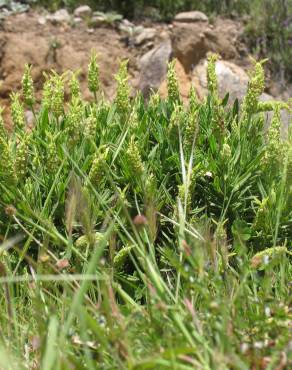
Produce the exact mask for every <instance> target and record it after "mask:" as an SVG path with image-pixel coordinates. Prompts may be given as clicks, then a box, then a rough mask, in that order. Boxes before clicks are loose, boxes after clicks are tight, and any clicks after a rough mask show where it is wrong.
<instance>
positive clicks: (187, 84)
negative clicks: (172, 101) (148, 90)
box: [158, 60, 191, 102]
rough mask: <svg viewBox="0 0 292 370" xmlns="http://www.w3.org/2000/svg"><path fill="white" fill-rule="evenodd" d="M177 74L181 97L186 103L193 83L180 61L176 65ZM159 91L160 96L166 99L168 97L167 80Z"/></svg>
mask: <svg viewBox="0 0 292 370" xmlns="http://www.w3.org/2000/svg"><path fill="white" fill-rule="evenodd" d="M175 72H176V75H177V79H178V81H179V92H180V96H181V98H182V100H183V101H184V102H187V100H188V96H189V92H190V88H191V81H190V78H189V77H188V75H187V74H186V72H185V70H184V67H183V66H182V64H181V63H180V62H179V61H178V60H176V63H175ZM158 91H159V94H160V96H161V97H162V98H164V99H165V98H166V97H167V81H166V79H165V80H164V81H163V82H162V84H161V85H160V87H159V90H158Z"/></svg>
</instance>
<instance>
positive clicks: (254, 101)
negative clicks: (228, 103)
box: [243, 60, 266, 115]
mask: <svg viewBox="0 0 292 370" xmlns="http://www.w3.org/2000/svg"><path fill="white" fill-rule="evenodd" d="M265 61H266V60H263V61H261V62H255V61H254V70H253V71H252V72H251V75H250V80H249V83H248V87H247V93H246V96H245V98H244V100H243V113H244V115H245V114H253V113H256V111H257V108H258V98H259V96H260V95H261V94H262V93H263V91H264V87H265V71H264V68H263V64H264V63H265Z"/></svg>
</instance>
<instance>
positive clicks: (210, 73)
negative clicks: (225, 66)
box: [207, 54, 218, 98]
mask: <svg viewBox="0 0 292 370" xmlns="http://www.w3.org/2000/svg"><path fill="white" fill-rule="evenodd" d="M217 60H218V55H217V54H211V55H209V57H208V65H207V81H208V91H209V93H210V94H211V95H213V96H214V97H215V98H217V97H218V81H217V75H216V62H217Z"/></svg>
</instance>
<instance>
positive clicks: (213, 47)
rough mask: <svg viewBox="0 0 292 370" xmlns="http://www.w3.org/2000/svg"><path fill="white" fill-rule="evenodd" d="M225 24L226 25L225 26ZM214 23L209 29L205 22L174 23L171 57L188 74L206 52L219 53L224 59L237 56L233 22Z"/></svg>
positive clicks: (236, 34)
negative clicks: (175, 59) (179, 63)
mask: <svg viewBox="0 0 292 370" xmlns="http://www.w3.org/2000/svg"><path fill="white" fill-rule="evenodd" d="M225 23H226V25H225ZM225 23H224V26H223V24H222V22H221V23H220V22H218V24H217V23H216V24H215V26H214V27H211V26H210V25H209V24H208V23H207V22H201V21H200V22H196V23H174V25H173V28H172V29H171V40H172V47H173V55H174V56H175V57H176V58H177V59H178V60H179V61H180V62H181V63H182V65H183V66H184V68H185V70H186V71H187V72H190V71H191V70H192V69H193V67H194V66H196V65H197V64H198V63H199V62H200V60H201V59H204V58H205V57H206V54H207V52H208V51H212V52H216V53H219V54H220V55H221V56H222V57H223V58H224V59H227V60H228V59H234V58H235V57H236V56H237V50H236V46H235V45H236V42H237V37H238V33H239V31H238V27H237V25H236V23H235V22H233V21H228V20H226V22H225Z"/></svg>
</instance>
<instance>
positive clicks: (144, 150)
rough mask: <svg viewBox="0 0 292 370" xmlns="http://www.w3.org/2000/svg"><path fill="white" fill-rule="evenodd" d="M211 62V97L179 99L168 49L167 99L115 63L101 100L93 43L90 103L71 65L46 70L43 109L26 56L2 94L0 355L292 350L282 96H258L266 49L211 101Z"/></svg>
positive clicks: (167, 364) (99, 357)
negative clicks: (28, 116) (8, 114)
mask: <svg viewBox="0 0 292 370" xmlns="http://www.w3.org/2000/svg"><path fill="white" fill-rule="evenodd" d="M215 62H216V56H211V57H210V59H209V65H208V75H207V77H208V87H209V95H208V97H207V98H206V99H205V100H204V101H203V102H200V101H198V99H197V97H196V94H195V91H194V90H193V89H192V90H191V91H190V98H189V104H188V105H187V106H185V105H184V104H183V103H182V101H181V98H180V95H179V87H178V81H177V78H176V75H175V72H174V71H175V69H174V63H175V62H171V63H170V65H169V71H168V98H167V99H166V100H162V99H161V98H160V97H159V95H157V94H152V95H151V97H150V99H149V101H148V103H145V102H144V100H143V99H142V97H141V96H140V95H139V94H138V95H137V96H136V97H135V98H134V99H132V98H130V88H129V85H128V75H127V63H126V62H123V63H122V64H121V67H120V70H119V72H118V74H117V75H116V81H117V94H116V98H115V100H114V101H113V102H112V103H109V102H107V101H106V100H105V99H104V98H103V95H102V92H101V87H100V82H99V68H98V65H97V61H96V56H95V54H92V57H91V61H90V64H89V70H88V87H89V90H90V91H91V92H92V93H93V96H94V101H93V102H86V101H84V100H83V99H82V95H81V92H80V87H79V83H78V78H77V75H76V74H75V73H66V74H63V75H58V74H57V73H55V72H52V73H51V75H49V76H47V79H46V82H45V85H44V89H43V99H42V101H41V104H40V107H39V108H38V109H37V108H36V103H35V98H34V88H33V81H32V78H31V72H30V67H29V66H26V69H25V73H24V77H23V80H22V86H23V89H22V96H20V94H18V93H16V94H13V95H12V96H11V98H12V103H11V111H12V118H13V122H14V127H15V130H14V132H13V133H12V134H11V135H9V134H8V133H7V132H6V130H5V128H4V123H3V120H2V121H1V124H0V154H1V157H0V160H1V164H0V165H1V167H0V190H1V192H0V205H1V208H0V234H1V236H3V244H2V246H1V252H0V253H1V254H0V261H1V264H0V275H1V277H0V279H1V280H0V281H1V283H2V286H3V288H4V290H3V293H4V295H3V299H1V302H0V312H1V313H3V315H2V314H1V327H2V328H3V329H2V335H1V339H0V364H1V366H11V367H10V368H11V369H13V368H19V369H22V368H25V367H26V368H33V366H35V368H41V369H71V368H73V369H95V368H96V362H98V368H100V369H146V368H147V369H157V368H161V369H172V368H173V369H191V368H194V367H196V368H198V369H200V368H202V369H213V368H222V369H227V368H230V367H233V368H236V369H247V368H250V366H262V361H264V360H263V358H265V359H266V360H265V361H268V363H269V366H270V368H273V367H274V366H275V364H278V363H279V362H283V361H284V363H285V364H286V363H288V359H287V356H286V353H288V351H289V343H288V340H289V331H288V330H289V308H288V297H289V285H288V281H289V278H290V275H291V266H290V265H289V254H290V252H289V250H288V248H289V246H290V244H289V243H291V218H292V217H291V216H292V214H291V207H289V204H291V197H292V192H291V189H292V188H291V164H292V152H291V137H289V138H288V140H286V141H282V140H281V139H280V124H281V122H280V111H281V109H289V106H288V105H287V104H285V103H282V102H269V103H260V102H259V101H258V98H259V96H260V94H261V93H262V91H263V89H264V72H263V67H262V63H255V66H254V71H253V72H252V73H251V78H250V82H249V87H248V91H247V95H246V97H245V99H244V101H243V103H242V104H241V105H240V104H239V102H238V101H235V102H234V103H233V104H230V103H229V102H228V95H227V96H225V98H224V99H220V98H219V95H218V85H217V79H216V74H215ZM68 79H69V81H68ZM65 85H66V86H68V88H69V89H70V100H69V102H68V103H65V102H64V96H65ZM25 106H26V107H28V108H29V109H31V110H32V111H33V112H34V116H35V124H34V127H33V129H28V128H27V127H26V124H25V115H24V109H25ZM267 110H272V111H273V112H274V116H273V119H272V122H271V125H270V129H269V130H268V131H267V133H265V131H264V117H265V115H264V112H265V111H267ZM289 226H290V228H289ZM267 247H270V249H268V250H264V251H263V252H260V253H257V254H255V255H254V256H253V258H252V259H251V260H250V257H251V256H252V255H253V254H254V253H256V252H257V251H258V250H263V249H265V248H267ZM259 270H262V272H259ZM20 273H21V275H19V274H20ZM17 282H18V284H17V285H12V284H13V283H17ZM13 287H14V289H12V288H13ZM32 287H33V289H32ZM20 332H22V334H21V335H20V334H19V333H20ZM11 356H12V358H11ZM7 364H11V365H7ZM23 364H25V365H23ZM7 369H9V367H7Z"/></svg>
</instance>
